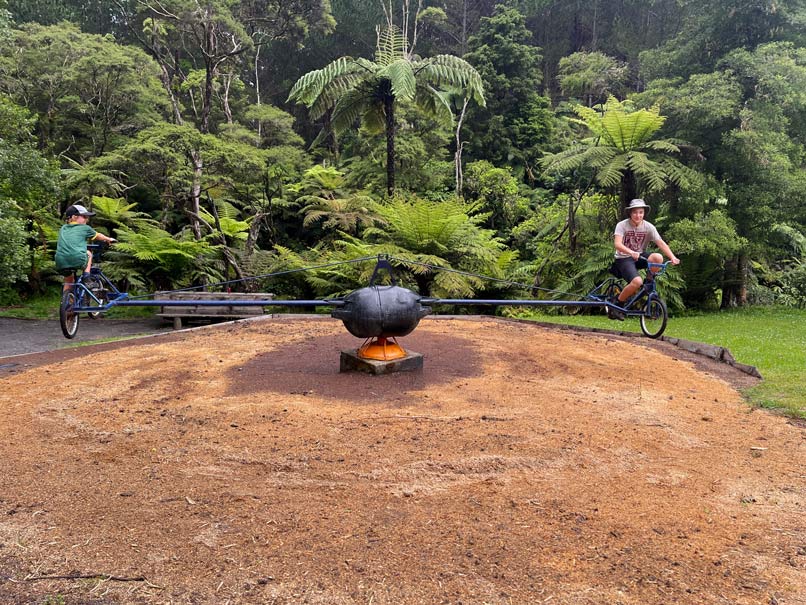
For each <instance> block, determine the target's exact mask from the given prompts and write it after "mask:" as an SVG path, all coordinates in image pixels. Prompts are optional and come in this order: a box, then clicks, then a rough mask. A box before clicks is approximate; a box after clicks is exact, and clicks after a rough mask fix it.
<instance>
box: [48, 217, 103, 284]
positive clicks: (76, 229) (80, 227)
mask: <svg viewBox="0 0 806 605" xmlns="http://www.w3.org/2000/svg"><path fill="white" fill-rule="evenodd" d="M91 216H95V213H94V212H90V211H89V210H87V209H86V208H85V207H84V206H81V205H80V204H75V205H73V206H70V207H69V208H68V209H67V211H66V212H65V218H66V219H67V224H66V225H62V228H61V229H60V230H59V239H58V241H57V242H56V269H57V270H58V271H59V273H61V274H62V275H64V290H65V291H67V290H69V289H70V288H72V287H73V272H74V271H77V270H78V269H83V270H84V276H85V277H89V273H90V269H92V252H90V251H89V250H87V240H88V239H89V240H96V239H97V240H99V241H102V242H107V243H109V244H112V243H114V242H116V241H117V240H116V239H114V238H112V237H108V236H106V235H104V234H103V233H98V232H97V231H95V229H93V228H92V227H90V226H89V225H88V224H87V222H88V221H89V219H90V217H91Z"/></svg>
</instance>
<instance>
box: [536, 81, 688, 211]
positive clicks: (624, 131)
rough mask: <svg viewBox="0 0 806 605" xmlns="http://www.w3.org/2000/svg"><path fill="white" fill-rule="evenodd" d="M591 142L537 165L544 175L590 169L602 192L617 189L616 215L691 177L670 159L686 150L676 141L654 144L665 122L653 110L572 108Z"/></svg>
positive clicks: (613, 105)
mask: <svg viewBox="0 0 806 605" xmlns="http://www.w3.org/2000/svg"><path fill="white" fill-rule="evenodd" d="M574 111H575V112H576V113H577V115H578V116H579V118H580V119H576V120H574V121H575V122H577V123H579V124H582V125H584V126H586V127H587V128H588V129H589V130H590V131H591V133H592V136H590V137H588V138H585V139H582V140H580V141H579V142H577V143H575V144H574V145H572V146H571V147H569V148H568V149H566V150H564V151H561V152H560V153H556V154H552V155H547V156H546V157H544V158H543V160H542V165H543V168H544V169H545V171H546V172H560V173H562V172H569V171H572V170H577V169H580V168H590V169H593V171H594V174H595V180H596V182H597V183H598V184H599V185H601V186H602V187H606V188H615V187H619V194H620V195H619V197H620V205H621V212H620V214H619V215H620V216H621V215H623V213H624V210H625V208H626V206H627V204H628V203H629V201H630V200H632V199H633V198H636V197H639V194H640V195H642V194H643V193H645V192H647V193H648V192H653V191H659V190H661V189H663V188H664V187H666V186H667V185H668V184H669V183H673V184H674V185H677V186H679V187H685V186H686V185H688V184H689V183H690V182H691V181H692V180H693V179H694V178H696V173H695V172H694V171H693V170H691V169H689V168H687V167H686V166H684V165H683V164H681V163H680V162H679V161H678V160H676V159H675V158H673V157H669V154H678V153H680V151H681V146H683V145H685V143H683V142H682V141H679V140H676V139H655V138H653V137H654V136H655V135H656V133H657V132H658V130H660V128H661V126H663V123H664V122H665V121H666V118H665V117H664V116H662V115H660V109H659V108H658V107H657V106H655V107H651V108H649V109H639V110H635V109H634V108H633V107H632V106H631V104H630V103H629V101H625V102H623V103H622V102H620V101H618V100H617V99H616V98H615V97H612V96H611V97H610V98H609V99H608V100H607V103H605V104H604V105H602V106H601V111H597V110H596V109H595V108H593V109H592V108H589V107H582V106H578V107H575V108H574Z"/></svg>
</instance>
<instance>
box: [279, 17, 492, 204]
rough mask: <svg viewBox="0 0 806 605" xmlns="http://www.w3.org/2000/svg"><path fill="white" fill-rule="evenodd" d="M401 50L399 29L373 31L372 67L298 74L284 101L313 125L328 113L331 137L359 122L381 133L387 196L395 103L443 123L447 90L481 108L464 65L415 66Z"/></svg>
mask: <svg viewBox="0 0 806 605" xmlns="http://www.w3.org/2000/svg"><path fill="white" fill-rule="evenodd" d="M406 48H407V46H406V39H405V37H404V36H403V34H402V33H401V31H400V30H399V29H397V28H395V27H389V28H386V29H383V30H380V29H379V30H378V40H377V47H376V49H375V61H374V62H373V61H369V60H368V59H363V58H359V59H353V58H352V57H340V58H338V59H336V60H335V61H333V62H332V63H330V64H328V65H327V66H325V67H324V68H322V69H318V70H314V71H311V72H309V73H307V74H304V75H303V76H302V77H301V78H299V80H297V82H296V83H295V84H294V86H293V87H292V89H291V92H290V94H289V96H288V100H289V101H295V102H297V103H302V104H304V105H306V106H307V107H308V108H309V109H310V114H311V117H312V118H313V119H318V118H320V117H321V116H323V115H324V114H325V113H326V112H327V111H329V110H332V115H331V120H330V126H331V127H332V128H333V131H334V132H336V133H338V132H341V131H344V130H346V129H348V128H351V127H353V126H354V124H355V123H356V122H357V121H359V120H360V121H361V122H362V123H363V125H364V126H365V127H366V128H368V129H369V130H370V131H371V132H380V131H381V130H382V129H383V130H385V132H386V138H387V157H386V166H387V190H388V192H389V193H390V195H391V194H392V193H393V191H394V175H395V169H394V167H395V151H394V142H395V126H394V108H395V105H396V104H397V103H398V102H400V101H403V102H408V101H412V100H413V101H414V102H415V103H416V104H417V105H418V106H419V107H420V108H421V109H423V110H424V111H426V112H428V113H429V114H430V115H435V116H437V117H439V118H440V119H445V120H446V121H448V120H450V119H451V117H452V113H451V111H450V106H449V105H448V104H447V102H446V99H445V97H444V96H443V95H444V94H445V93H446V92H447V91H448V90H449V89H460V90H462V91H464V92H465V94H466V95H467V96H468V97H470V98H473V99H475V100H476V102H478V103H480V104H481V105H483V104H484V92H483V86H482V81H481V76H480V75H479V74H478V72H477V71H476V70H475V69H474V68H473V67H472V66H471V65H470V64H469V63H467V62H466V61H464V60H463V59H460V58H459V57H454V56H451V55H439V56H437V57H433V58H431V59H424V60H423V59H416V60H415V59H412V58H411V57H409V56H408V54H407V52H406ZM387 114H388V115H387ZM319 140H320V137H317V141H319Z"/></svg>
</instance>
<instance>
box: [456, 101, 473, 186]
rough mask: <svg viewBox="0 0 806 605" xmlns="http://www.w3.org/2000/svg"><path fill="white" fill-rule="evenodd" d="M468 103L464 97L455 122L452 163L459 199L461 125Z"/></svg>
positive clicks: (461, 146)
mask: <svg viewBox="0 0 806 605" xmlns="http://www.w3.org/2000/svg"><path fill="white" fill-rule="evenodd" d="M469 102H470V99H468V98H467V97H465V101H464V103H463V104H462V111H461V113H460V114H459V119H458V120H457V121H456V152H455V153H454V156H453V163H454V176H455V178H456V197H461V195H462V186H463V184H464V183H463V182H462V181H463V175H462V149H463V148H464V145H465V144H464V143H463V142H462V136H461V132H462V123H463V122H464V121H465V112H466V111H467V104H468V103H469Z"/></svg>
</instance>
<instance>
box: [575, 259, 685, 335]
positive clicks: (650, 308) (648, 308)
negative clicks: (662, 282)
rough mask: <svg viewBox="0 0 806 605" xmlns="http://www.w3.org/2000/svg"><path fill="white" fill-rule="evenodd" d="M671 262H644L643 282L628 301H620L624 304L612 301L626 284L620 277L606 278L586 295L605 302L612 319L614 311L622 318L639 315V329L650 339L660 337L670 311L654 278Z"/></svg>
mask: <svg viewBox="0 0 806 605" xmlns="http://www.w3.org/2000/svg"><path fill="white" fill-rule="evenodd" d="M670 262H671V261H666V262H665V263H647V272H646V278H645V279H644V283H643V284H642V285H641V287H640V288H639V289H638V291H637V292H636V293H635V294H633V295H632V296H631V297H630V299H629V300H628V301H626V302H624V303H621V305H623V306H621V305H619V304H616V303H615V302H613V301H615V300H617V297H618V295H619V294H621V290H622V289H623V288H624V287H625V286H626V285H627V284H626V282H625V281H624V280H623V279H621V278H619V277H608V278H607V279H606V280H605V281H603V282H602V283H601V284H599V285H598V286H596V287H595V288H594V289H593V290H591V291H590V292H589V293H588V295H587V296H586V298H587V299H588V300H593V301H598V302H602V303H604V307H605V312H606V313H607V316H608V317H610V318H611V319H612V318H613V312H616V313H621V314H623V315H624V316H625V317H638V318H640V323H641V331H642V332H643V333H644V335H646V336H649V338H659V337H660V336H661V334H663V331H664V330H665V329H666V323H667V321H668V320H669V311H668V309H667V308H666V303H665V302H663V299H662V298H661V297H660V294H658V291H657V285H656V281H657V279H658V278H659V277H661V276H662V275H663V274H664V273H666V267H667V266H668V265H669V264H670ZM653 268H656V269H657V271H652V269H653Z"/></svg>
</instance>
